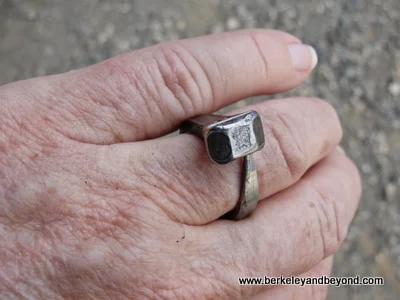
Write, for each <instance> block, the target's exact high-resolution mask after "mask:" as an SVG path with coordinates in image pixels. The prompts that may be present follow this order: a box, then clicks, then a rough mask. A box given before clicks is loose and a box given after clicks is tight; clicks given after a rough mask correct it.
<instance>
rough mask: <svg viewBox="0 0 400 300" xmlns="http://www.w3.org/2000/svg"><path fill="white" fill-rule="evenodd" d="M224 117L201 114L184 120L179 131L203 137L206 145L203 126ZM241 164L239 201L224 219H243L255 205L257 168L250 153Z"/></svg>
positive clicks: (256, 199) (257, 192)
mask: <svg viewBox="0 0 400 300" xmlns="http://www.w3.org/2000/svg"><path fill="white" fill-rule="evenodd" d="M225 118H227V117H223V116H216V115H203V116H200V117H197V118H195V119H191V120H187V121H186V122H184V123H183V124H182V126H181V130H180V132H181V133H189V134H194V135H196V136H198V137H200V138H203V139H204V140H205V143H206V146H207V141H206V139H207V137H206V132H205V128H209V126H210V125H213V124H216V123H215V122H219V121H221V120H223V119H225ZM239 125H241V124H239ZM262 138H263V136H262ZM221 143H222V141H221ZM207 150H209V149H207ZM217 163H218V162H217ZM243 166H244V170H243V180H242V187H241V192H240V198H239V201H238V202H237V205H236V207H235V208H234V209H233V210H232V211H230V212H228V213H227V214H225V215H224V216H222V218H224V219H230V220H241V219H244V218H246V217H247V216H249V215H250V214H251V213H252V212H253V211H254V210H255V209H256V207H257V202H258V200H259V183H258V176H257V169H256V166H255V162H254V158H253V155H252V154H248V155H245V156H243Z"/></svg>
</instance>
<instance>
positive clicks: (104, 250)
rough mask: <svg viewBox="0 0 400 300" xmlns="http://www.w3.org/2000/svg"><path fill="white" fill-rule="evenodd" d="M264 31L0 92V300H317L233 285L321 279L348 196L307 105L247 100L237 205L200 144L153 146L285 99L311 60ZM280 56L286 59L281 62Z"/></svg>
mask: <svg viewBox="0 0 400 300" xmlns="http://www.w3.org/2000/svg"><path fill="white" fill-rule="evenodd" d="M300 44H301V42H300V41H299V40H297V39H296V38H294V37H292V36H290V35H288V34H285V33H282V32H276V31H268V30H253V31H241V32H234V33H228V34H222V35H216V36H209V37H202V38H197V39H192V40H186V41H179V42H175V43H170V44H163V45H157V46H153V47H151V48H148V49H143V50H139V51H136V52H132V53H128V54H124V55H121V56H118V57H115V58H112V59H110V60H107V61H104V62H102V63H99V64H97V65H94V66H91V67H88V68H86V69H82V70H76V71H72V72H68V73H65V74H61V75H55V76H50V77H42V78H36V79H31V80H26V81H21V82H16V83H12V84H9V85H6V86H2V87H0V104H1V105H0V266H1V267H0V297H1V298H2V299H13V298H31V299H35V298H41V299H63V298H65V299H71V298H76V299H91V298H93V299H153V298H156V299H175V298H177V299H248V298H254V299H324V298H325V297H326V291H327V288H326V287H325V286H308V287H304V288H299V287H293V286H287V287H285V286H277V287H271V286H264V287H262V286H240V285H239V284H238V277H239V276H260V277H261V276H264V275H268V276H281V275H283V276H290V275H302V276H319V275H329V273H330V269H331V264H332V255H333V254H334V253H335V252H336V251H337V250H338V249H339V247H340V244H341V243H342V241H343V239H344V238H345V236H346V232H347V228H348V226H349V224H350V222H351V220H352V218H353V215H354V212H355V210H356V207H357V204H358V200H359V198H360V180H359V175H358V172H357V169H356V167H355V166H354V164H353V163H352V162H351V160H350V159H349V158H348V157H347V156H346V155H345V154H344V153H342V152H341V151H339V150H337V148H336V146H337V145H338V144H339V142H340V140H341V138H342V131H341V126H340V122H339V120H338V118H337V115H336V113H335V111H334V110H333V109H332V107H331V106H329V104H327V103H326V102H325V101H323V100H319V99H312V98H296V99H281V100H274V101H268V102H263V103H259V104H256V105H253V106H252V107H246V108H244V109H241V110H240V111H244V110H249V109H256V110H257V111H258V112H259V113H260V115H261V117H262V119H263V123H264V131H265V135H266V145H265V148H264V149H263V150H262V151H260V152H257V153H256V154H255V158H256V164H257V169H258V173H259V180H260V197H261V199H262V200H261V201H260V203H259V205H258V207H257V210H256V211H255V212H254V213H253V214H252V215H251V217H250V218H248V219H245V220H242V221H238V222H235V221H228V220H218V218H219V217H220V216H221V215H223V214H225V213H226V212H228V211H229V210H231V209H232V208H233V207H234V206H235V204H236V201H237V199H238V197H239V192H240V186H241V179H240V178H241V176H240V175H241V162H240V161H235V162H233V163H231V164H229V165H226V166H219V165H214V164H213V163H212V162H211V161H210V160H209V158H208V157H207V155H206V152H205V149H204V145H203V143H202V141H201V140H200V139H198V138H196V137H194V136H190V135H179V136H172V137H167V138H164V139H154V138H157V137H160V136H162V135H164V134H166V133H168V132H171V131H172V130H174V129H176V128H177V126H179V124H180V123H181V122H182V121H183V120H185V119H187V118H190V117H193V116H196V115H198V114H202V113H211V112H213V111H216V110H217V109H219V108H222V107H224V106H226V105H228V104H230V103H234V102H235V101H238V100H240V99H242V98H245V97H249V96H253V95H260V94H273V93H278V92H282V91H285V90H288V89H291V88H293V87H295V86H297V85H298V84H300V83H301V82H302V81H303V80H305V79H306V78H307V76H308V75H309V74H310V72H311V71H312V67H313V65H312V64H313V63H312V54H311V52H310V51H309V52H307V51H306V50H305V48H304V47H303V48H301V49H300V48H297V53H298V55H301V57H302V61H301V63H300V64H299V63H298V59H299V56H298V57H297V64H296V63H295V62H296V58H292V57H291V53H292V51H293V47H292V48H290V47H291V46H293V45H300ZM290 49H292V50H290Z"/></svg>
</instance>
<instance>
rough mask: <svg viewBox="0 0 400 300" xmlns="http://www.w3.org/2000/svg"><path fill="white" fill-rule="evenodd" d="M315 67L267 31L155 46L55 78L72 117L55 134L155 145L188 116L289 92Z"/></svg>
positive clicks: (297, 45) (303, 51)
mask: <svg viewBox="0 0 400 300" xmlns="http://www.w3.org/2000/svg"><path fill="white" fill-rule="evenodd" d="M316 60H317V58H316V54H315V51H314V50H313V48H311V47H310V46H307V45H302V44H301V42H300V41H299V40H298V39H297V38H295V37H293V36H291V35H289V34H286V33H283V32H279V31H271V30H246V31H238V32H231V33H224V34H219V35H211V36H205V37H199V38H194V39H188V40H183V41H176V42H171V43H166V44H160V45H155V46H153V47H150V48H147V49H142V50H139V51H135V52H131V53H127V54H124V55H120V56H117V57H114V58H111V59H109V60H106V61H104V62H101V63H99V64H97V65H94V66H91V67H88V68H86V69H82V70H80V71H77V72H72V73H66V74H64V75H62V76H59V77H57V78H58V79H57V80H58V81H59V82H60V83H61V84H60V85H58V86H61V87H62V90H63V91H64V92H65V94H66V95H67V96H66V97H67V99H68V110H69V111H68V112H69V115H70V113H71V110H73V111H72V115H73V116H75V115H77V117H76V120H73V122H72V124H74V127H72V126H67V127H66V126H63V125H60V128H58V130H59V131H61V132H67V135H68V136H69V137H71V138H73V139H74V140H79V141H83V142H88V143H96V144H111V143H115V142H131V141H138V140H143V139H149V138H155V137H158V136H161V135H163V134H165V133H168V132H170V131H171V130H173V129H174V128H176V126H178V125H179V124H180V123H181V122H182V121H183V120H185V119H188V118H190V117H193V116H196V115H199V114H205V113H211V112H214V111H216V110H218V109H220V108H222V107H224V106H226V105H229V104H232V103H234V102H236V101H238V100H241V99H243V98H246V97H250V96H254V95H260V94H273V93H278V92H282V91H286V90H289V89H291V88H294V87H295V86H297V85H298V84H300V83H301V82H302V81H303V80H305V79H306V78H307V76H308V75H309V73H310V72H311V70H312V69H313V67H314V66H315V64H316ZM51 101H52V103H54V101H53V99H51ZM71 102H72V105H71ZM60 105H63V104H60Z"/></svg>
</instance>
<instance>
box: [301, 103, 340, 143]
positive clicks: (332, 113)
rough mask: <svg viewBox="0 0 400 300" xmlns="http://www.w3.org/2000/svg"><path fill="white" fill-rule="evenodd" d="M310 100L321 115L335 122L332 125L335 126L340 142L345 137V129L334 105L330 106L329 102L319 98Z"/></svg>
mask: <svg viewBox="0 0 400 300" xmlns="http://www.w3.org/2000/svg"><path fill="white" fill-rule="evenodd" d="M308 99H309V100H310V101H311V102H312V104H313V106H314V107H316V108H317V111H318V113H319V114H320V115H323V116H325V118H327V119H329V120H333V122H332V123H333V124H335V128H334V129H335V132H337V135H338V141H340V140H341V139H342V136H343V129H342V125H341V122H340V119H339V115H338V113H337V111H336V109H335V108H334V107H333V105H332V104H330V103H329V102H328V101H326V100H324V99H321V98H317V97H313V98H308Z"/></svg>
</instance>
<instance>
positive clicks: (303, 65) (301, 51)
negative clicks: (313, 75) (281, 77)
mask: <svg viewBox="0 0 400 300" xmlns="http://www.w3.org/2000/svg"><path fill="white" fill-rule="evenodd" d="M289 52H290V56H291V57H292V62H293V67H294V68H295V69H296V70H298V71H310V70H312V69H314V68H315V66H316V65H317V63H318V55H317V52H316V51H315V49H314V48H313V47H311V46H309V45H303V44H293V45H289Z"/></svg>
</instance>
